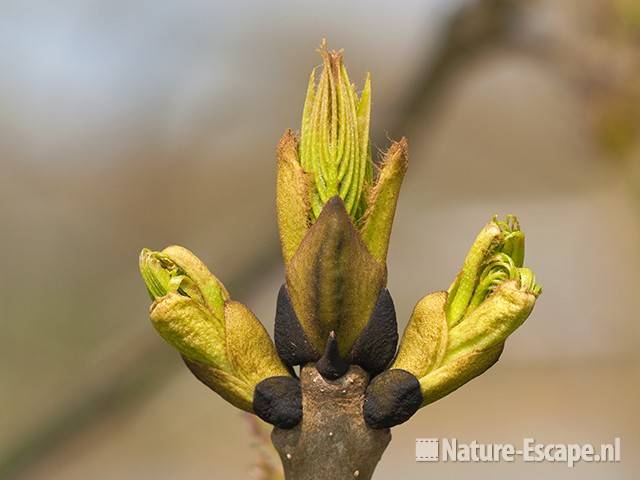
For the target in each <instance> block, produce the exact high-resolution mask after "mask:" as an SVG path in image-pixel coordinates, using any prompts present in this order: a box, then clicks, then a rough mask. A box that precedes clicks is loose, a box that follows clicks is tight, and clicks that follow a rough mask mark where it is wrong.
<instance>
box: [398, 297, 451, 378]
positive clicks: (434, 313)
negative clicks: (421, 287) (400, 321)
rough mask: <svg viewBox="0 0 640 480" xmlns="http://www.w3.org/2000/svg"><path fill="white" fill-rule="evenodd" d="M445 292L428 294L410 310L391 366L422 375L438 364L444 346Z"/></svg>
mask: <svg viewBox="0 0 640 480" xmlns="http://www.w3.org/2000/svg"><path fill="white" fill-rule="evenodd" d="M446 301H447V292H435V293H431V294H429V295H427V296H426V297H424V298H423V299H422V300H420V301H419V302H418V304H417V305H416V306H415V308H414V309H413V313H412V314H411V319H410V320H409V324H408V325H407V328H406V329H405V331H404V334H403V336H402V340H401V342H400V348H399V350H398V355H397V356H396V359H395V360H394V362H393V365H392V367H391V368H400V369H403V370H406V371H407V372H410V373H412V374H413V375H414V376H416V377H417V378H422V377H423V376H425V375H426V374H427V373H429V372H430V371H431V370H432V369H433V368H435V367H437V366H438V365H440V362H441V361H442V359H443V358H444V355H445V351H446V348H447V337H448V328H447V317H446V315H445V311H444V307H445V304H446Z"/></svg>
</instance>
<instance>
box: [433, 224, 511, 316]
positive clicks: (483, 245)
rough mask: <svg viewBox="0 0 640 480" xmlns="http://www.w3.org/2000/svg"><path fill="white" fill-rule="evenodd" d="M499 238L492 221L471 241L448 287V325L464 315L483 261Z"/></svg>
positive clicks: (495, 225) (499, 232)
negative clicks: (456, 273) (455, 275)
mask: <svg viewBox="0 0 640 480" xmlns="http://www.w3.org/2000/svg"><path fill="white" fill-rule="evenodd" d="M501 239H502V232H501V230H500V227H499V226H498V225H497V224H496V223H495V222H493V221H492V222H489V223H488V224H487V225H486V226H485V227H484V228H483V229H482V230H481V231H480V233H479V234H478V236H477V237H476V239H475V241H474V242H473V245H472V246H471V249H470V250H469V253H468V254H467V257H466V258H465V260H464V265H463V266H462V270H461V271H460V273H459V274H458V276H457V277H456V279H455V281H454V283H453V285H451V288H449V297H448V300H447V306H446V312H447V322H448V324H449V326H450V327H453V326H455V325H456V324H457V323H458V322H459V321H460V320H461V319H462V317H463V316H464V313H465V311H466V309H467V306H468V305H469V302H470V301H471V297H472V296H473V292H474V290H475V288H476V286H477V284H478V279H479V278H480V274H481V272H482V268H483V266H484V262H485V261H486V259H487V257H488V256H489V255H490V254H491V253H492V252H493V251H494V250H495V248H496V247H497V246H498V245H499V242H500V240H501Z"/></svg>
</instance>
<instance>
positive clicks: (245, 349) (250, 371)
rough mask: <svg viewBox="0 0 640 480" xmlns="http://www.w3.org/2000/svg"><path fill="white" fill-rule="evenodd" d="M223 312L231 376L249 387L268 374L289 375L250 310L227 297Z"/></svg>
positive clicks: (275, 375)
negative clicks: (231, 370) (228, 299)
mask: <svg viewBox="0 0 640 480" xmlns="http://www.w3.org/2000/svg"><path fill="white" fill-rule="evenodd" d="M224 312H225V322H226V326H227V328H226V331H227V354H228V356H229V360H230V362H231V365H232V368H233V372H234V374H235V376H237V377H239V378H240V379H242V380H244V381H245V382H246V383H247V384H249V385H251V386H252V388H253V387H255V386H256V385H257V384H258V383H260V382H261V381H262V380H264V379H265V378H268V377H277V376H289V371H288V370H287V368H286V367H285V366H284V365H283V363H282V361H281V360H280V357H278V354H277V352H276V349H275V347H274V346H273V342H272V341H271V338H270V337H269V334H268V333H267V331H266V330H265V329H264V327H263V326H262V324H261V323H260V321H259V320H258V319H257V318H256V317H255V315H254V314H253V313H252V312H251V310H249V309H248V308H247V307H245V306H244V305H243V304H241V303H239V302H234V301H229V302H227V304H226V305H225V309H224Z"/></svg>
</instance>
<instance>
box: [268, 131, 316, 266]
mask: <svg viewBox="0 0 640 480" xmlns="http://www.w3.org/2000/svg"><path fill="white" fill-rule="evenodd" d="M277 168H278V171H277V181H276V209H277V217H278V229H279V232H280V245H281V247H282V257H283V258H284V262H285V264H286V263H288V262H289V260H291V257H293V255H294V253H295V252H296V250H297V249H298V246H299V245H300V242H302V239H303V238H304V235H305V233H306V232H307V230H308V229H309V223H310V211H311V182H312V181H313V179H312V178H311V176H310V175H309V174H307V173H305V172H304V170H303V169H302V166H301V165H300V162H299V161H298V141H297V140H296V137H295V134H294V133H293V131H291V130H287V131H286V132H284V135H283V136H282V138H281V139H280V143H279V144H278V165H277Z"/></svg>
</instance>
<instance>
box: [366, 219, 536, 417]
mask: <svg viewBox="0 0 640 480" xmlns="http://www.w3.org/2000/svg"><path fill="white" fill-rule="evenodd" d="M523 262H524V234H523V233H522V231H521V230H520V226H519V224H518V220H517V219H516V218H515V217H513V216H509V217H507V219H506V220H505V221H499V220H497V218H495V217H494V218H493V219H492V221H491V222H489V223H488V224H487V225H486V226H485V227H484V228H483V229H482V230H481V231H480V233H479V234H478V236H477V237H476V240H475V242H474V243H473V245H472V247H471V249H470V250H469V253H468V254H467V256H466V259H465V261H464V264H463V267H462V270H461V271H460V274H459V275H458V276H457V278H456V280H455V281H454V282H453V285H452V286H451V288H450V289H449V291H448V292H435V293H432V294H429V295H427V296H426V297H424V298H423V299H422V300H420V302H418V304H417V305H416V307H415V309H414V311H413V314H412V315H411V319H410V321H409V324H408V325H407V328H406V330H405V332H404V335H403V338H402V341H401V343H400V348H399V350H398V354H397V356H396V359H395V361H394V363H393V364H392V366H391V369H390V370H388V371H387V372H384V373H383V374H382V375H385V376H388V378H389V379H391V378H393V377H392V375H393V374H392V373H391V372H394V371H401V372H405V373H407V372H408V373H409V374H411V375H412V376H413V377H414V378H415V379H416V381H417V382H418V384H419V388H420V392H421V398H422V400H421V402H420V403H421V406H425V405H427V404H429V403H432V402H434V401H436V400H438V399H440V398H442V397H443V396H445V395H448V394H449V393H451V392H452V391H454V390H456V389H457V388H459V387H460V386H462V385H464V384H465V383H466V382H468V381H469V380H471V379H473V378H475V377H476V376H478V375H480V374H481V373H483V372H484V371H485V370H487V369H488V368H489V367H491V366H492V365H493V364H494V363H495V362H496V361H497V360H498V359H499V357H500V354H501V353H502V350H503V349H504V342H505V340H506V339H507V337H508V336H509V335H511V334H512V333H513V332H514V331H515V330H516V329H517V328H518V327H519V326H520V325H522V323H523V322H524V321H525V320H526V319H527V317H528V316H529V314H530V313H531V311H532V309H533V306H534V304H535V301H536V298H537V297H538V295H540V293H541V287H540V286H539V285H538V284H537V283H536V280H535V275H534V274H533V272H532V271H531V270H530V269H528V268H525V267H523ZM382 375H381V376H382ZM396 376H398V377H400V376H399V375H396ZM402 378H403V379H404V380H403V383H402V384H400V383H398V385H395V387H394V386H390V387H387V391H385V392H384V393H385V395H389V391H391V390H392V389H393V388H396V389H399V390H400V391H405V390H406V389H407V385H410V382H408V381H407V380H406V375H404V376H403V377H402ZM381 382H382V380H381ZM387 383H388V384H389V385H391V383H390V381H387ZM370 395H376V396H380V395H381V393H379V392H377V391H375V390H372V392H370ZM412 402H413V403H411V404H410V405H415V399H414V400H412ZM396 403H397V402H396ZM387 404H389V402H386V403H385V402H383V401H381V400H379V399H378V398H373V397H372V398H371V399H369V401H365V413H367V412H366V408H367V406H368V405H369V406H370V407H369V408H370V411H369V412H368V417H367V418H368V419H369V422H370V425H371V426H372V427H374V428H381V426H388V425H389V419H390V418H391V419H395V418H397V416H398V414H397V412H398V411H399V410H398V409H399V406H398V405H397V404H393V408H389V409H388V410H389V411H386V410H380V407H379V406H380V405H387ZM371 405H376V407H377V408H378V410H374V409H373V407H371ZM416 409H417V408H416ZM405 410H406V412H409V410H408V409H407V408H406V406H405ZM406 412H405V416H404V417H402V418H403V419H402V421H404V420H406V418H408V416H407V415H406Z"/></svg>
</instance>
